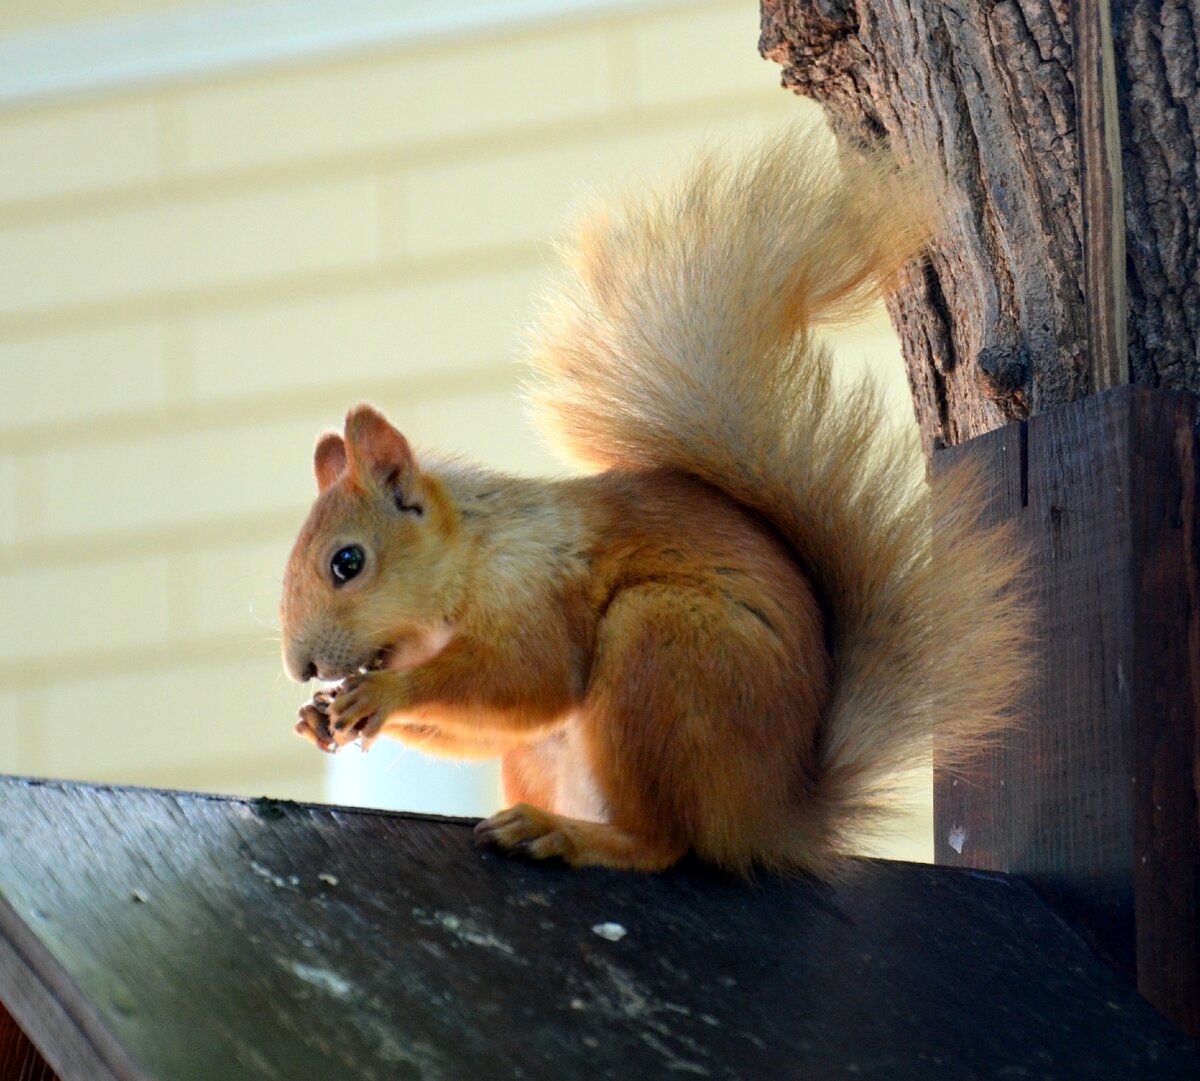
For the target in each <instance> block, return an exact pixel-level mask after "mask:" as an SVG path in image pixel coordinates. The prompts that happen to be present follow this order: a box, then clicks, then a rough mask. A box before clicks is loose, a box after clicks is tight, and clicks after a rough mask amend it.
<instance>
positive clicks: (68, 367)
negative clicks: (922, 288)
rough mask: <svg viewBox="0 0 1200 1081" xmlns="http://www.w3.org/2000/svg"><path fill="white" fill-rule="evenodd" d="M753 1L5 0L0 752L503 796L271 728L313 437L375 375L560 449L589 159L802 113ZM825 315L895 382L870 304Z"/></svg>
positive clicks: (913, 841)
mask: <svg viewBox="0 0 1200 1081" xmlns="http://www.w3.org/2000/svg"><path fill="white" fill-rule="evenodd" d="M757 23H758V11H757V4H756V3H755V2H754V0H721V2H717V3H705V2H693V3H678V2H676V3H671V2H664V0H658V2H655V0H643V2H640V3H639V2H617V0H607V2H605V0H586V2H584V0H580V2H577V3H569V2H561V3H555V2H553V0H521V2H507V0H492V2H491V3H488V2H480V3H477V4H471V3H469V2H464V3H458V4H455V5H449V4H444V3H430V2H429V0H424V2H404V0H396V2H394V3H390V4H385V3H378V2H360V0H347V2H345V3H341V4H339V3H334V4H329V3H325V4H315V3H312V2H311V0H271V2H255V0H248V2H246V3H242V4H237V5H230V4H217V3H209V4H196V3H192V4H184V3H172V2H171V0H8V2H6V3H5V4H2V5H0V400H2V401H3V408H2V410H0V612H2V613H3V622H2V624H0V673H2V675H3V683H4V686H5V688H6V690H5V694H4V695H3V697H0V733H3V738H0V770H2V771H7V772H20V773H28V774H35V775H48V776H60V777H72V778H82V779H88V780H100V781H115V782H123V783H136V784H150V785H156V786H175V787H184V788H197V789H207V790H211V791H219V792H231V793H244V794H251V795H260V794H269V795H274V796H282V797H292V798H299V799H322V798H333V799H336V800H338V801H341V802H356V803H366V802H374V803H379V804H384V805H390V806H398V807H407V808H409V809H417V810H435V811H446V812H449V813H463V814H473V813H485V812H487V811H490V810H491V809H494V808H495V806H496V805H497V800H498V796H497V788H496V780H495V771H494V769H493V768H492V767H490V766H487V765H485V766H470V767H467V766H458V765H456V764H453V763H446V762H444V761H442V760H432V759H424V758H422V756H420V755H419V754H418V753H417V752H415V751H412V750H408V749H405V748H402V747H401V746H400V745H399V744H390V743H386V742H385V743H380V744H378V745H377V747H376V749H375V750H374V751H373V752H372V754H371V755H370V756H363V755H360V754H359V753H358V752H357V750H354V749H351V750H350V751H349V752H347V753H344V754H342V755H339V756H337V758H336V760H333V761H330V760H329V759H327V758H326V757H324V756H321V755H320V754H318V753H317V752H315V751H314V750H313V749H312V748H311V747H310V746H308V745H307V744H304V743H302V742H301V741H299V740H298V739H296V738H295V737H293V736H292V735H291V727H292V721H293V718H294V712H295V709H296V707H297V706H298V705H299V704H300V703H301V702H302V701H303V700H305V698H306V697H307V692H306V691H305V690H304V689H302V688H298V687H295V686H293V685H291V684H288V683H287V682H286V680H285V679H284V678H283V676H282V674H281V670H280V663H279V659H278V642H277V630H276V608H277V604H278V597H279V578H280V573H281V570H282V567H283V565H284V562H285V560H286V557H287V553H288V550H289V548H290V544H291V540H292V538H293V536H294V534H295V531H296V529H297V527H298V525H299V523H300V522H301V521H302V519H303V517H304V514H305V510H306V508H307V505H308V503H309V501H310V500H311V497H312V495H313V494H314V492H313V482H312V480H311V471H310V456H311V448H312V444H313V440H314V437H315V435H316V434H317V433H318V432H319V431H321V430H323V429H325V428H329V427H335V426H338V425H339V422H340V419H341V416H342V414H343V413H344V411H345V408H346V407H347V406H348V405H350V404H352V403H354V402H356V401H359V400H362V399H369V400H371V401H373V402H375V403H376V404H377V405H379V406H380V407H382V408H383V409H384V410H385V411H387V412H388V413H389V414H390V415H391V417H392V419H393V420H394V421H395V422H396V423H397V424H398V425H399V426H400V427H401V428H403V429H404V430H405V431H406V433H407V434H408V435H409V436H410V438H411V440H412V441H413V442H414V444H415V445H416V446H417V447H418V448H420V447H421V446H428V447H437V448H439V449H441V450H446V451H455V452H458V453H460V454H462V455H464V456H469V457H471V458H475V459H478V460H480V461H483V462H486V463H488V464H490V465H492V466H495V467H499V468H502V469H508V470H513V471H520V472H531V473H537V472H552V471H557V470H558V468H559V467H558V466H557V465H556V464H555V462H554V461H553V460H552V459H551V458H550V457H549V455H548V454H547V453H546V452H544V451H543V450H542V449H540V447H539V445H538V442H537V439H536V437H535V436H534V434H533V433H532V432H531V431H530V429H529V428H528V427H527V426H526V424H525V422H524V417H523V410H522V405H521V401H520V397H519V381H520V370H519V367H518V366H517V364H516V363H515V358H516V356H517V355H518V352H519V340H520V332H521V329H522V327H523V326H524V325H526V324H527V322H528V320H529V316H530V313H531V311H532V310H533V304H532V298H533V297H534V295H535V293H536V291H537V288H538V285H539V282H541V281H544V280H545V275H546V273H547V270H548V268H550V267H552V266H553V259H552V257H551V252H550V241H551V239H552V238H553V237H554V235H555V233H556V231H558V230H560V229H561V228H562V226H563V224H564V222H565V221H566V220H567V218H568V217H569V213H570V211H571V209H572V208H573V207H575V206H577V205H578V204H579V203H580V201H581V200H582V199H583V198H584V197H585V196H586V195H587V194H589V193H603V192H604V191H605V190H609V189H612V188H614V187H620V186H621V185H622V184H623V183H626V182H628V181H631V180H644V179H650V180H652V179H653V178H654V177H656V176H659V175H671V174H674V173H676V172H677V171H678V169H679V167H680V164H681V162H683V161H685V160H686V159H687V158H688V156H689V154H690V152H691V151H692V150H693V148H695V147H697V146H700V145H713V144H721V143H725V142H729V141H731V140H733V141H741V140H750V139H752V138H753V136H754V134H755V133H756V132H759V131H762V130H766V129H774V128H777V127H778V126H779V125H780V124H781V123H785V122H788V121H796V120H802V119H805V118H807V117H810V116H811V114H812V111H813V107H812V106H811V105H810V104H809V103H807V102H803V101H801V100H799V99H797V98H795V97H793V96H792V95H791V94H790V93H787V92H785V91H783V90H781V89H779V87H778V72H777V70H776V69H775V68H774V66H773V65H770V64H768V63H766V62H765V61H763V60H761V59H760V58H759V57H758V55H757V51H756V41H757V34H758V29H757ZM840 347H841V349H842V352H843V354H844V356H845V358H846V363H847V364H848V365H853V364H858V363H862V362H863V361H864V360H867V359H869V360H871V361H872V362H874V363H877V364H878V365H879V366H880V370H882V371H884V372H885V375H886V378H887V379H889V380H891V393H893V394H894V396H895V400H896V402H897V415H898V416H901V417H903V416H906V415H908V413H910V412H911V410H910V407H909V406H908V403H907V390H906V388H905V386H904V382H903V377H902V374H901V370H900V368H899V364H898V361H897V359H896V356H895V344H894V339H893V338H892V335H891V330H890V327H888V325H887V323H886V320H885V319H884V318H882V316H881V317H880V318H877V319H876V320H874V321H873V322H872V323H871V324H870V325H869V326H868V327H866V328H865V329H862V330H860V331H858V332H856V333H855V334H851V335H846V336H843V338H842V340H841V342H840ZM365 766H370V767H371V768H370V769H369V770H365V771H364V767H365ZM927 837H928V825H927V822H923V821H922V819H921V818H920V817H918V818H917V819H915V820H912V821H910V823H909V825H908V827H907V829H906V833H905V834H904V835H903V836H901V837H900V839H899V841H898V842H897V844H896V845H893V846H892V847H891V848H890V849H888V850H889V851H892V852H897V853H900V854H904V855H910V856H917V857H920V856H922V855H924V854H925V853H926V851H927V847H928V840H927Z"/></svg>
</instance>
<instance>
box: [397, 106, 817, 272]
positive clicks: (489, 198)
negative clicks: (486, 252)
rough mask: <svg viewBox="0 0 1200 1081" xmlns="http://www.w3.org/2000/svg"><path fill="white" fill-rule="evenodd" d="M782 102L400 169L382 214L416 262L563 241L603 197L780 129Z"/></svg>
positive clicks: (676, 172)
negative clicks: (701, 150)
mask: <svg viewBox="0 0 1200 1081" xmlns="http://www.w3.org/2000/svg"><path fill="white" fill-rule="evenodd" d="M781 98H782V103H781V104H780V105H776V106H767V107H765V108H763V109H761V110H758V111H756V112H754V113H752V114H749V115H746V116H743V117H739V118H737V119H735V120H724V121H719V122H712V121H704V120H698V121H696V122H694V123H687V124H681V125H679V126H676V127H670V128H665V129H658V128H646V129H641V130H636V131H634V132H631V133H628V134H625V133H621V134H613V135H609V136H606V137H603V138H596V139H589V140H588V141H587V142H585V143H581V144H578V145H576V144H573V143H572V144H566V145H552V146H547V147H545V148H540V149H537V150H531V151H520V152H516V153H508V154H488V155H485V156H480V157H479V158H473V159H469V160H463V161H458V162H453V163H450V164H445V165H431V166H426V167H413V168H411V169H407V170H396V171H394V172H391V173H388V174H385V175H384V178H383V180H382V182H381V192H382V195H381V197H382V203H383V213H384V216H385V218H387V219H389V220H394V221H398V222H400V223H401V224H400V226H399V227H398V229H397V230H396V236H397V237H398V238H399V240H398V242H399V243H400V244H401V245H402V247H401V253H402V254H408V255H412V256H417V257H422V256H429V255H432V254H433V253H436V252H445V251H447V250H449V251H471V250H476V249H486V248H491V247H498V246H503V245H514V244H528V243H531V242H532V243H538V242H544V241H546V240H547V238H549V237H551V236H554V235H558V234H562V233H563V232H564V231H565V230H566V229H567V228H568V227H569V225H570V224H571V222H572V221H573V220H574V216H575V215H577V214H578V213H579V212H580V211H581V210H583V209H585V208H586V207H587V205H588V204H589V202H590V201H591V200H593V199H595V198H596V197H598V196H599V197H602V196H605V195H606V194H611V193H613V192H614V191H616V192H620V191H623V190H624V189H625V188H626V187H628V186H631V185H632V186H634V187H637V186H642V185H646V184H650V183H653V182H654V181H656V180H659V181H661V180H662V179H663V178H664V177H666V178H670V177H675V176H677V175H679V174H680V173H681V172H682V171H683V170H684V168H685V167H686V165H687V164H688V163H689V162H690V161H691V160H692V159H693V158H694V156H695V152H696V149H697V148H698V147H701V146H705V145H708V146H721V145H724V144H726V143H728V142H731V141H732V142H733V143H734V144H735V145H736V144H737V143H739V142H747V141H751V140H752V138H753V135H754V133H755V132H762V131H770V130H775V129H776V128H778V126H779V122H780V120H781V119H782V118H784V117H785V116H793V115H794V109H791V108H790V106H791V103H790V102H788V100H787V98H786V97H785V96H783V95H781ZM748 113H749V111H748Z"/></svg>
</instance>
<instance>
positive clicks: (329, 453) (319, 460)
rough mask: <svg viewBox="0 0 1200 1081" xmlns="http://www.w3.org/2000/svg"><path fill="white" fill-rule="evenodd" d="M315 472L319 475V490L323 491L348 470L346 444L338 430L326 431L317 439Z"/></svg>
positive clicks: (314, 459) (314, 458)
mask: <svg viewBox="0 0 1200 1081" xmlns="http://www.w3.org/2000/svg"><path fill="white" fill-rule="evenodd" d="M313 472H314V473H316V475H317V491H318V492H323V491H325V489H326V488H328V487H329V486H330V485H331V484H334V483H335V482H336V481H337V479H338V477H340V476H341V475H342V474H343V473H344V472H346V444H345V443H343V442H342V437H341V436H340V435H338V434H337V432H326V433H325V434H324V435H322V436H321V438H320V439H318V440H317V447H316V450H314V451H313Z"/></svg>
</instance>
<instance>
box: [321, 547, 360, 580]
mask: <svg viewBox="0 0 1200 1081" xmlns="http://www.w3.org/2000/svg"><path fill="white" fill-rule="evenodd" d="M366 562H367V554H366V552H364V551H363V550H362V549H361V548H360V547H359V546H358V545H357V544H349V545H347V546H346V547H345V548H339V549H338V550H337V551H336V552H334V553H333V558H332V559H331V560H330V561H329V573H330V574H332V575H333V584H334V585H340V584H341V583H342V582H348V581H350V579H351V578H355V577H357V576H358V574H359V573H360V572H361V571H362V569H363V567H364V566H365V565H366Z"/></svg>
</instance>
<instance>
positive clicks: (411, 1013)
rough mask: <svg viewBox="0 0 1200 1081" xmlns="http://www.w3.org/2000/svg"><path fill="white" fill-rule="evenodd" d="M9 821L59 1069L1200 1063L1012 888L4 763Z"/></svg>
mask: <svg viewBox="0 0 1200 1081" xmlns="http://www.w3.org/2000/svg"><path fill="white" fill-rule="evenodd" d="M0 808H2V809H3V813H2V814H0V947H2V948H4V949H7V950H8V951H9V953H10V954H11V953H17V954H19V955H20V956H21V957H22V958H24V959H25V964H26V969H27V972H26V974H25V975H21V976H20V977H19V978H15V977H14V974H13V971H12V969H11V968H6V967H5V966H4V965H2V964H0V1000H3V1001H4V1002H6V1003H8V1004H9V1006H10V1008H12V1009H13V1012H14V1014H16V1015H17V1016H18V1017H19V1018H20V1020H21V1023H22V1024H23V1025H24V1026H25V1027H26V1029H27V1031H28V1032H29V1033H30V1035H31V1036H32V1037H33V1038H34V1040H35V1042H37V1044H38V1046H39V1047H40V1048H41V1049H42V1051H43V1052H44V1053H45V1054H46V1056H47V1058H48V1059H49V1060H50V1061H51V1062H52V1063H54V1064H55V1066H56V1068H57V1069H58V1071H59V1073H60V1074H61V1076H62V1077H63V1079H64V1081H94V1079H95V1078H98V1077H118V1078H121V1079H122V1081H131V1079H136V1081H213V1079H214V1078H220V1079H221V1081H278V1079H280V1078H287V1079H288V1081H307V1079H313V1081H316V1079H324V1078H331V1077H336V1078H356V1079H364V1081H393V1079H408V1078H411V1079H417V1078H430V1077H445V1078H472V1079H474V1081H491V1079H496V1081H508V1079H511V1078H513V1077H523V1078H527V1079H529V1081H574V1079H579V1081H585V1079H586V1081H593V1079H595V1078H651V1077H669V1076H674V1075H676V1074H678V1075H680V1076H697V1077H710V1078H714V1079H723V1081H736V1079H737V1078H754V1079H755V1081H775V1079H779V1081H791V1079H794V1078H796V1077H814V1078H830V1077H845V1076H850V1075H853V1076H854V1077H856V1078H860V1079H862V1081H872V1079H875V1081H961V1079H962V1078H967V1077H980V1078H982V1077H1001V1076H1009V1075H1011V1076H1014V1077H1016V1076H1031V1077H1032V1076H1038V1077H1062V1078H1068V1077H1069V1078H1076V1077H1086V1078H1088V1079H1089V1081H1129V1079H1130V1078H1143V1077H1146V1078H1148V1077H1154V1078H1155V1081H1176V1079H1178V1081H1194V1078H1196V1077H1197V1076H1200V1053H1198V1052H1197V1050H1196V1049H1195V1048H1194V1047H1192V1046H1191V1045H1189V1044H1188V1043H1187V1041H1185V1040H1184V1039H1183V1037H1181V1036H1180V1035H1179V1034H1178V1033H1177V1032H1175V1031H1174V1030H1173V1029H1172V1028H1171V1026H1170V1025H1168V1024H1167V1023H1166V1022H1165V1021H1164V1020H1163V1019H1162V1018H1161V1017H1159V1016H1158V1015H1157V1014H1156V1013H1155V1012H1154V1010H1152V1009H1151V1008H1150V1007H1149V1006H1148V1005H1147V1004H1146V1003H1145V1001H1144V1000H1142V999H1141V998H1140V997H1139V996H1138V995H1137V994H1136V992H1135V991H1134V990H1133V989H1132V988H1131V987H1130V986H1129V985H1128V984H1127V983H1126V982H1125V981H1124V980H1122V979H1121V978H1120V977H1119V976H1118V975H1117V974H1115V973H1114V972H1112V971H1111V970H1110V969H1109V968H1107V967H1106V966H1105V965H1104V964H1102V963H1101V962H1100V961H1098V960H1097V959H1096V958H1095V956H1094V955H1093V954H1092V953H1091V951H1090V950H1089V949H1088V948H1087V946H1086V945H1085V944H1084V943H1083V941H1082V940H1081V939H1079V938H1078V937H1077V936H1076V935H1074V934H1073V933H1071V932H1070V931H1069V930H1068V929H1067V927H1066V926H1065V924H1064V923H1063V922H1062V920H1060V919H1059V918H1058V917H1057V916H1056V915H1054V913H1052V912H1051V911H1050V910H1049V909H1048V908H1047V907H1046V906H1045V905H1044V904H1043V903H1042V902H1041V901H1040V900H1039V899H1038V898H1037V897H1036V895H1035V894H1034V893H1033V891H1032V890H1031V889H1030V888H1029V887H1028V886H1027V885H1026V884H1024V883H1023V882H1021V881H1019V880H1016V879H1011V878H1007V877H1005V876H1002V875H991V874H981V873H979V872H975V871H960V870H955V869H951V868H944V867H941V868H939V867H930V866H922V865H919V864H903V863H889V862H886V861H866V860H864V861H855V862H853V863H852V864H851V865H849V866H848V867H847V868H846V873H845V875H844V876H843V877H842V879H841V880H840V881H839V882H837V883H836V884H831V885H818V884H814V883H812V882H805V881H782V880H778V879H771V878H769V877H763V878H760V879H759V880H758V881H754V882H746V881H741V880H737V879H731V878H729V877H727V876H724V875H720V874H716V873H714V872H711V871H708V870H706V869H704V868H700V867H695V866H683V867H679V868H676V869H674V870H672V871H670V872H667V873H664V874H661V875H637V874H621V873H614V872H608V871H596V870H593V871H570V870H567V869H565V868H563V867H555V866H547V865H538V864H522V863H517V862H513V861H511V860H506V859H504V858H503V857H500V856H498V855H496V854H493V853H489V852H479V851H477V850H475V849H474V848H473V847H472V843H471V828H470V825H471V824H470V823H466V822H462V821H451V820H445V819H433V818H426V817H419V816H406V815H397V814H388V813H386V812H362V811H353V810H347V809H344V808H331V807H319V806H306V805H298V804H279V803H272V802H266V801H246V800H233V799H216V798H211V797H203V796H196V795H187V794H182V793H165V792H151V791H145V790H135V789H109V788H100V787H93V786H89V785H71V784H65V783H44V784H35V783H30V782H27V781H20V780H15V779H2V778H0ZM48 1004H49V1005H48ZM55 1007H57V1009H58V1011H59V1012H58V1013H55V1012H53V1011H54V1008H55ZM89 1049H90V1054H91V1056H92V1057H91V1059H90V1060H89V1059H87V1058H86V1057H85V1058H83V1059H81V1058H80V1057H79V1056H80V1055H86V1054H87V1053H89Z"/></svg>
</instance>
